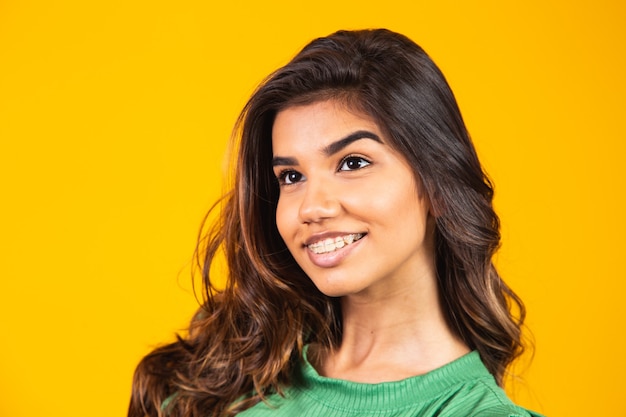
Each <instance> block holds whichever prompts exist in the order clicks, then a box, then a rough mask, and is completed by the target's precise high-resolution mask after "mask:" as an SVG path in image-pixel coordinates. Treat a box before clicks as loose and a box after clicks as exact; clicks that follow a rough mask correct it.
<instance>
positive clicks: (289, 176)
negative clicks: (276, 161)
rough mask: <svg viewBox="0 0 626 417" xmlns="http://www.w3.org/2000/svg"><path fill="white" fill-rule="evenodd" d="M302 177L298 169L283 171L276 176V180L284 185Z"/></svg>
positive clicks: (293, 182)
mask: <svg viewBox="0 0 626 417" xmlns="http://www.w3.org/2000/svg"><path fill="white" fill-rule="evenodd" d="M302 177H303V176H302V174H300V173H299V172H298V171H283V172H281V173H280V175H279V176H278V182H279V183H281V184H285V185H289V184H295V183H297V182H299V181H302Z"/></svg>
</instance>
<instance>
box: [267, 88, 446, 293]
mask: <svg viewBox="0 0 626 417" xmlns="http://www.w3.org/2000/svg"><path fill="white" fill-rule="evenodd" d="M272 147H273V166H274V173H275V175H276V177H277V178H278V181H279V184H280V197H279V200H278V207H277V212H276V224H277V226H278V231H279V233H280V235H281V237H282V238H283V240H284V241H285V244H286V245H287V248H288V249H289V251H290V252H291V254H292V255H293V257H294V258H295V260H296V262H297V263H298V264H299V265H300V267H301V268H302V269H303V270H304V272H305V273H306V274H307V275H308V276H309V277H310V278H311V280H312V281H313V282H314V283H315V285H316V286H317V287H318V288H319V290H320V291H321V292H323V293H324V294H326V295H328V296H346V295H357V294H361V295H368V296H373V297H377V296H378V295H384V294H388V293H390V292H395V291H403V290H406V289H407V288H408V287H411V286H413V285H414V284H415V283H417V282H419V281H420V280H424V279H429V280H432V279H434V270H435V267H434V251H433V227H434V226H433V223H434V222H433V219H432V217H431V216H430V215H429V203H428V199H427V198H426V196H425V193H423V192H421V191H420V187H419V184H418V183H416V180H415V177H414V174H413V171H412V170H411V168H410V167H409V165H408V163H407V162H406V160H405V159H404V157H402V155H400V154H399V153H397V152H396V151H395V150H393V149H392V148H391V147H390V146H389V145H388V141H387V139H386V137H385V135H384V134H383V133H382V132H381V129H380V128H379V127H378V126H377V124H376V123H375V122H374V121H373V120H372V119H371V118H369V117H367V116H363V115H359V114H358V113H355V112H350V111H348V110H347V109H346V108H345V106H343V105H342V104H340V103H338V102H336V101H332V100H331V101H320V102H315V103H313V104H307V105H302V106H293V107H288V108H286V109H285V110H282V111H281V112H279V113H278V115H277V116H276V119H275V121H274V126H273V131H272Z"/></svg>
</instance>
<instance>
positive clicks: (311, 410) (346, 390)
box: [238, 352, 539, 417]
mask: <svg viewBox="0 0 626 417" xmlns="http://www.w3.org/2000/svg"><path fill="white" fill-rule="evenodd" d="M268 402H269V404H267V403H263V402H261V403H259V404H257V405H255V406H254V407H252V408H250V409H248V410H245V411H244V412H242V413H239V414H238V416H241V417H265V416H267V417H280V416H289V417H306V416H309V417H356V416H372V417H391V416H393V417H418V416H419V417H429V416H438V417H446V416H447V417H451V416H463V417H466V416H474V417H533V416H539V414H535V413H533V412H530V411H528V410H525V409H523V408H521V407H519V406H517V405H515V404H513V403H512V402H511V400H509V398H508V397H507V396H506V394H505V392H504V391H503V390H502V389H501V388H500V387H498V385H497V384H496V382H495V380H494V378H493V376H492V375H491V374H490V373H489V371H487V369H486V368H485V366H484V365H483V363H482V361H481V360H480V356H479V355H478V353H477V352H471V353H468V354H467V355H465V356H463V357H461V358H459V359H457V360H455V361H453V362H451V363H449V364H447V365H445V366H443V367H441V368H438V369H435V370H433V371H431V372H428V373H427V374H424V375H419V376H415V377H411V378H407V379H404V380H401V381H395V382H384V383H379V384H365V383H357V382H350V381H344V380H339V379H332V378H326V377H322V376H320V375H319V374H318V373H317V371H316V370H315V369H314V368H313V367H312V366H311V364H310V363H309V362H308V361H306V355H305V361H304V363H303V364H302V367H301V368H300V369H299V371H298V372H297V375H296V378H295V382H294V385H293V386H290V387H288V388H287V389H285V397H284V398H283V397H280V396H279V395H272V396H270V397H268Z"/></svg>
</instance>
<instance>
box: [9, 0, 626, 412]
mask: <svg viewBox="0 0 626 417" xmlns="http://www.w3.org/2000/svg"><path fill="white" fill-rule="evenodd" d="M625 9H626V7H625V6H624V3H623V2H621V1H617V0H614V1H608V0H593V1H592V0H587V1H576V0H569V1H565V0H559V1H557V0H553V1H550V0H548V1H544V0H527V1H511V2H504V1H495V0H493V1H486V0H485V1H474V2H460V1H456V0H455V1H453V0H444V1H413V2H409V1H406V2H395V1H392V0H389V1H376V2H374V1H364V0H361V1H338V0H332V1H329V0H319V1H315V2H294V1H277V2H263V1H259V2H257V1H254V2H253V1H247V2H246V1H243V2H241V1H230V2H216V1H210V0H205V1H199V0H196V1H192V0H187V1H162V0H150V1H148V0H138V1H127V0H107V1H103V0H96V1H78V0H75V1H71V0H59V1H42V0H19V1H18V0H1V1H0V198H1V205H0V261H1V263H0V320H1V325H0V332H1V333H0V334H1V336H0V337H1V339H0V416H3V417H4V416H6V417H9V416H10V417H23V416H63V417H74V416H76V417H78V416H91V417H100V416H102V417H105V416H106V417H110V416H122V415H125V411H126V406H127V401H128V396H129V389H130V381H131V375H132V372H133V369H134V366H135V364H136V363H137V361H138V360H139V359H140V357H141V356H142V355H144V354H146V353H147V352H148V351H149V350H150V348H151V347H153V346H155V345H156V344H158V343H161V342H164V341H168V340H171V339H172V337H173V334H174V332H176V331H178V330H180V329H183V328H184V327H185V325H186V323H187V321H188V319H189V317H190V315H191V314H192V312H193V311H194V309H195V307H196V301H195V299H194V297H193V295H192V292H191V285H190V279H189V260H190V258H191V254H192V251H193V248H194V243H195V238H196V233H197V230H198V227H199V224H200V221H201V219H202V216H203V214H204V212H205V211H206V210H207V209H208V207H209V206H210V204H211V202H213V201H214V200H215V199H216V198H217V196H218V195H219V193H220V191H221V184H222V174H223V172H224V164H223V161H224V158H223V154H224V151H225V149H226V143H227V139H228V137H229V134H230V129H231V126H232V124H233V122H234V119H235V117H236V115H237V113H238V111H239V109H240V108H241V106H242V105H243V103H244V101H245V99H246V98H247V97H248V95H249V94H250V92H251V91H252V89H253V88H254V86H255V85H256V84H257V83H258V82H259V81H260V80H261V79H262V78H263V77H264V76H265V75H266V74H267V73H269V72H270V71H271V70H273V69H274V68H276V67H277V66H279V65H281V64H283V63H285V62H286V61H287V60H288V59H289V58H290V57H291V56H292V55H293V54H294V53H295V52H296V51H297V50H298V49H299V48H300V47H302V46H303V45H304V44H305V43H306V42H308V41H309V40H310V39H312V38H313V37H315V36H320V35H325V34H328V33H330V32H332V31H335V30H336V29H339V28H363V27H388V28H390V29H393V30H396V31H400V32H402V33H405V34H406V35H408V36H410V37H411V38H413V39H414V40H415V41H416V42H418V43H419V44H420V45H422V46H423V47H424V48H425V49H426V50H427V51H428V52H429V53H430V54H431V55H432V57H433V58H434V59H435V61H436V62H437V63H438V64H439V65H440V66H441V68H442V69H443V71H444V73H445V74H446V75H447V77H448V80H449V82H450V84H451V85H452V88H453V90H454V91H455V93H456V95H457V98H458V100H459V103H460V106H461V109H462V111H463V113H464V116H465V118H466V121H467V124H468V126H469V129H470V132H471V133H472V135H473V138H474V140H475V142H476V145H477V148H478V150H479V153H480V156H481V158H482V161H483V162H484V164H485V166H486V168H487V170H488V171H489V173H490V175H491V176H492V177H493V179H494V180H495V184H496V192H497V200H496V204H497V209H498V210H499V213H500V215H501V217H502V221H503V236H504V243H503V248H502V251H501V252H500V255H499V256H498V260H497V261H498V265H499V267H500V268H501V271H502V273H503V274H504V276H505V277H506V278H507V279H508V281H509V283H510V284H511V285H512V286H513V287H514V288H515V289H516V290H517V291H518V292H519V294H520V295H521V296H522V297H523V299H524V300H525V301H526V304H527V307H528V309H529V316H528V325H529V327H530V328H531V329H532V331H533V333H534V337H535V340H536V347H537V350H536V355H535V358H534V361H533V362H532V365H531V366H530V368H529V369H528V370H526V371H525V372H524V373H523V375H522V376H523V377H524V379H523V381H520V382H518V383H516V384H514V385H511V386H510V387H509V392H510V393H511V394H512V395H513V396H514V397H515V398H516V399H517V400H518V401H519V402H520V403H522V404H524V405H526V406H528V407H531V408H534V409H536V410H538V411H541V412H543V413H546V414H548V415H549V416H588V415H597V416H608V415H611V416H618V415H619V416H626V411H624V410H625V409H624V406H623V396H624V383H623V379H624V374H626V360H625V359H624V354H625V353H626V343H625V339H626V338H625V336H624V331H625V330H626V329H625V326H624V323H623V321H624V319H625V318H626V314H625V312H626V307H625V304H626V301H624V296H623V293H624V290H625V289H626V284H625V282H624V281H625V278H626V274H625V272H624V266H623V263H624V257H623V252H624V247H625V244H624V239H625V236H626V222H625V221H624V215H625V212H626V210H625V209H626V207H625V204H624V191H625V184H624V183H625V181H624V180H625V173H624V164H625V161H624V157H625V145H624V142H625V139H626V135H625V133H626V127H625V119H626V118H625V109H626V103H625V101H626V82H625V81H624V78H625V76H626V62H625V60H626V46H625V45H626V29H625V28H626V11H625Z"/></svg>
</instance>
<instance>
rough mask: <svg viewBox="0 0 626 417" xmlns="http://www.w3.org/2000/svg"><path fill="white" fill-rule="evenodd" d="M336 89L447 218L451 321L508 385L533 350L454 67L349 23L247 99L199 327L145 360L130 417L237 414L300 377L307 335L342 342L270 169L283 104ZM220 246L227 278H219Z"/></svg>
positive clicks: (443, 243) (207, 255)
mask: <svg viewBox="0 0 626 417" xmlns="http://www.w3.org/2000/svg"><path fill="white" fill-rule="evenodd" d="M329 98H332V99H336V100H341V101H343V102H344V103H345V104H346V105H347V106H349V108H354V109H355V110H358V111H361V112H363V113H365V114H367V115H369V116H370V117H372V118H373V119H374V120H375V121H376V122H377V123H378V125H379V126H380V127H381V129H383V130H384V131H385V134H386V136H387V137H388V138H389V139H390V145H391V146H392V147H393V148H395V149H396V150H398V151H400V152H401V153H402V154H403V155H404V156H405V158H406V159H407V161H408V162H409V163H410V164H411V166H412V167H413V169H414V173H415V176H416V178H419V179H420V180H421V182H422V183H423V185H424V189H425V190H426V192H427V194H428V197H429V199H430V201H431V204H432V207H433V211H434V213H435V215H436V232H435V233H436V235H435V242H436V262H437V278H438V285H439V293H440V297H441V301H442V305H443V308H444V310H445V314H446V317H447V320H448V323H449V325H450V327H451V328H452V329H453V330H454V331H455V332H456V333H457V334H458V336H459V337H460V338H461V339H462V340H463V341H464V342H465V343H466V344H467V345H468V346H469V347H470V348H471V349H475V350H477V351H478V352H479V353H480V356H481V358H482V360H483V362H484V363H485V365H486V367H487V368H488V369H489V371H490V372H491V373H492V374H493V375H494V376H495V378H496V380H497V381H498V383H500V384H501V383H502V380H503V376H504V374H505V370H506V368H507V366H508V365H510V363H511V362H512V361H513V360H514V359H515V358H516V357H517V356H518V355H519V354H521V352H522V351H523V346H522V343H521V326H522V323H523V320H524V315H525V309H524V306H523V304H522V302H521V300H520V299H519V298H518V297H517V296H516V295H515V294H514V293H513V292H512V291H511V289H510V288H509V287H508V286H507V285H506V284H505V283H504V282H503V281H502V279H501V278H500V276H499V275H498V273H497V271H496V269H495V268H494V266H493V264H492V256H493V254H494V252H495V251H496V250H497V248H498V246H499V242H500V234H499V220H498V217H497V215H496V214H495V212H494V210H493V206H492V198H493V188H492V185H491V183H490V181H489V179H488V178H487V177H486V175H485V173H484V172H483V170H482V168H481V165H480V163H479V161H478V158H477V156H476V152H475V150H474V147H473V145H472V142H471V140H470V137H469V135H468V132H467V130H466V128H465V125H464V122H463V120H462V117H461V113H460V111H459V109H458V106H457V104H456V100H455V98H454V96H453V94H452V91H451V90H450V88H449V86H448V84H447V82H446V80H445V78H444V76H443V74H442V73H441V72H440V71H439V69H438V68H437V66H436V65H435V64H434V63H433V61H432V60H431V59H430V58H429V57H428V55H426V53H425V52H424V51H423V50H422V49H421V48H420V47H419V46H418V45H416V44H415V43H414V42H412V41H411V40H409V39H408V38H406V37H405V36H403V35H400V34H397V33H393V32H390V31H388V30H385V29H378V30H361V31H340V32H337V33H334V34H332V35H330V36H328V37H325V38H319V39H316V40H314V41H312V42H311V43H310V44H309V45H307V46H306V47H305V48H304V49H303V50H302V51H301V52H300V53H299V54H298V55H296V57H294V58H293V59H292V60H291V62H289V63H288V64H287V65H286V66H284V67H283V68H280V69H278V70H277V71H276V72H274V73H273V74H271V75H270V76H269V77H268V78H267V80H266V81H265V82H264V83H262V85H261V86H260V87H259V88H258V89H257V90H256V92H255V93H254V94H253V95H252V97H251V98H250V100H249V101H248V103H247V104H246V106H245V108H244V109H243V111H242V113H241V115H240V118H239V121H238V124H237V126H238V130H237V135H236V136H238V137H239V138H240V141H239V144H238V146H239V148H238V153H237V165H236V173H235V184H234V189H233V191H232V192H231V193H229V194H227V195H226V196H225V197H224V200H223V202H222V203H223V205H222V207H221V217H220V221H219V222H217V223H216V224H215V225H214V227H213V228H212V229H211V230H210V232H209V233H208V234H207V235H206V236H205V237H204V238H203V239H202V240H201V241H200V242H201V244H200V245H199V248H200V249H199V251H198V256H199V257H200V263H201V267H202V277H203V287H204V289H205V301H204V303H203V305H202V306H201V307H200V309H199V310H198V312H197V314H196V315H195V317H194V318H193V320H192V322H191V325H190V329H189V334H188V335H187V336H186V337H178V340H177V341H176V342H174V343H172V344H169V345H167V346H164V347H161V348H158V349H156V350H155V351H153V352H152V353H150V354H149V355H148V356H146V357H145V358H144V359H143V360H142V362H141V363H140V364H139V366H138V367H137V370H136V373H135V379H134V383H133V396H132V399H131V404H130V408H129V416H131V417H140V416H141V417H143V416H146V415H147V416H162V415H167V416H169V417H178V416H200V415H210V416H225V415H233V414H236V413H237V412H238V411H241V410H243V409H246V408H248V407H250V406H252V405H253V404H255V403H257V402H259V401H260V400H262V399H263V398H264V396H266V395H268V394H271V393H274V392H279V393H280V392H281V389H282V388H283V387H285V386H286V385H288V384H289V383H290V375H291V372H292V370H293V367H294V366H295V365H296V364H297V363H298V361H299V360H300V359H301V355H302V348H303V346H304V345H305V344H306V343H311V342H316V343H319V344H321V345H322V346H326V347H333V346H336V345H337V344H338V342H339V341H340V339H341V331H342V323H341V312H340V307H339V304H338V301H337V299H333V298H330V297H327V296H325V295H323V294H322V293H320V291H318V290H317V288H316V287H315V286H314V285H313V284H312V282H311V280H310V279H309V278H308V277H307V276H306V275H305V274H304V273H303V271H302V270H301V269H300V267H299V266H298V265H297V263H296V262H295V261H294V259H293V258H292V256H291V255H290V253H289V251H288V250H287V248H286V246H285V244H284V242H283V240H282V239H281V237H280V235H279V233H278V230H277V228H276V204H277V201H278V185H277V182H276V179H275V177H274V175H273V172H272V167H271V159H272V145H271V138H272V137H271V131H272V124H273V122H274V118H275V116H276V114H277V112H279V111H280V110H281V109H284V108H286V107H288V106H290V105H294V104H303V103H309V102H314V101H316V100H322V99H329ZM220 250H222V251H223V253H224V254H225V258H226V262H227V267H228V277H227V281H226V285H225V287H224V288H216V287H215V283H214V281H213V278H212V277H211V276H210V268H211V265H212V264H213V262H214V260H215V259H216V255H217V253H218V251H220ZM512 311H516V312H517V314H516V315H514V314H513V313H512Z"/></svg>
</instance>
